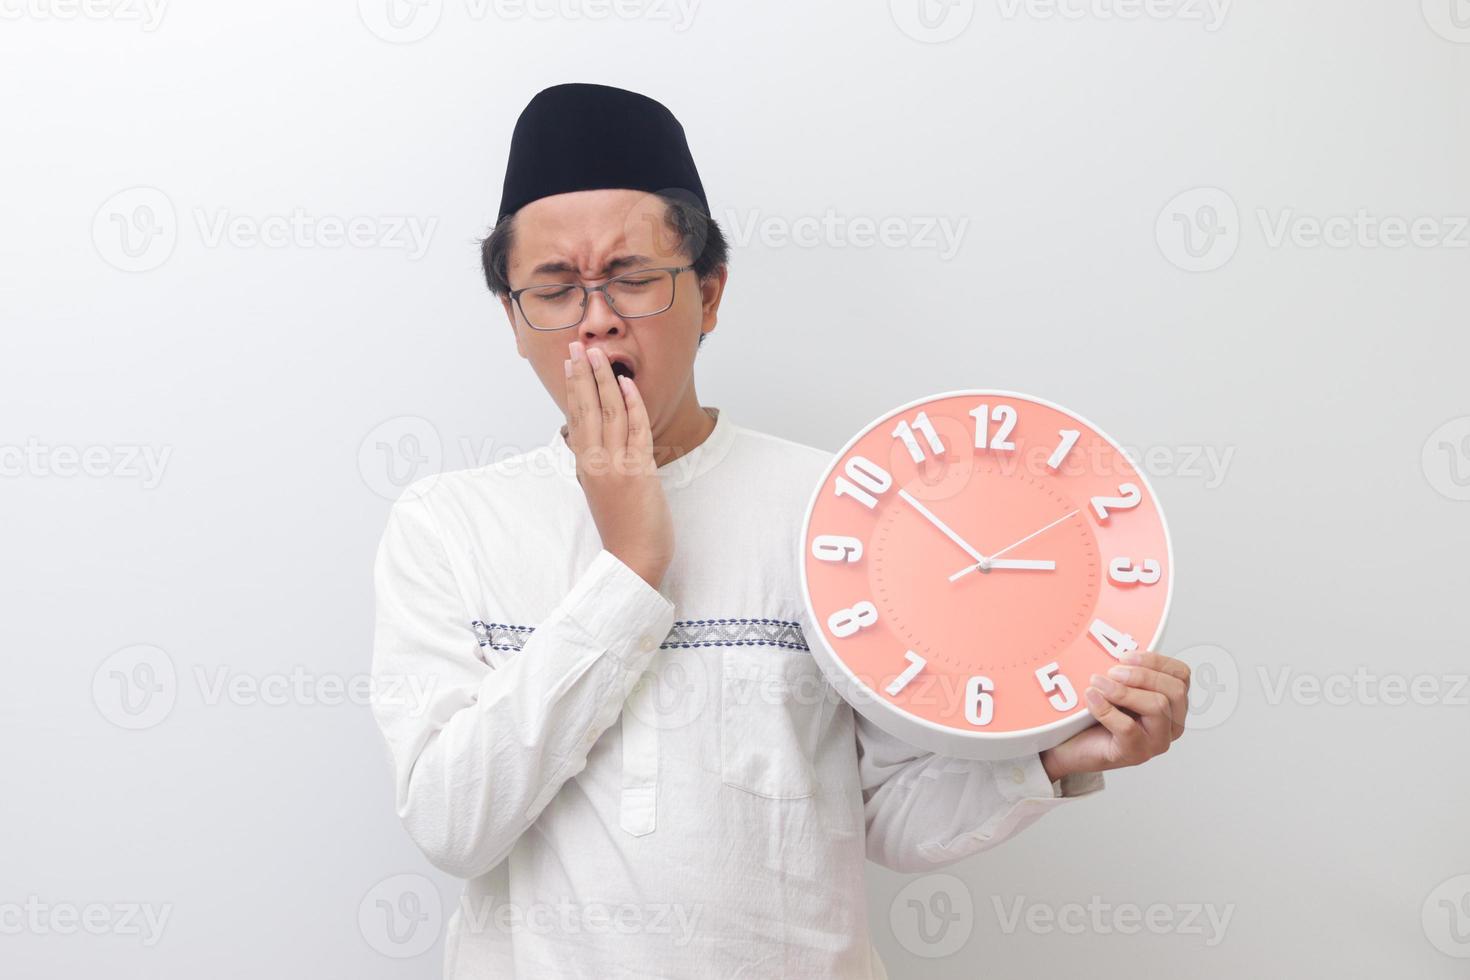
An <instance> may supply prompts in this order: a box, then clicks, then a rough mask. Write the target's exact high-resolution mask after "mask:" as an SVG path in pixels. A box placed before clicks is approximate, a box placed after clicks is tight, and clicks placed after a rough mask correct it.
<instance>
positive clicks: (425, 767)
mask: <svg viewBox="0 0 1470 980" xmlns="http://www.w3.org/2000/svg"><path fill="white" fill-rule="evenodd" d="M707 411H709V412H710V413H711V414H712V415H714V417H715V426H714V429H713V430H712V432H711V433H710V435H709V436H708V437H707V438H706V439H705V441H704V442H703V443H701V444H700V445H699V446H697V447H695V448H694V449H693V450H691V451H689V452H687V453H686V454H685V455H683V456H681V457H680V458H679V459H676V460H674V461H672V462H670V463H668V464H665V465H664V466H662V467H660V468H659V470H658V476H659V479H660V481H661V482H662V484H663V486H664V489H665V491H666V493H667V496H668V500H669V506H670V509H671V510H672V512H673V520H674V535H675V550H676V556H675V558H674V560H673V563H672V564H671V565H670V566H669V569H668V571H667V573H666V575H665V577H664V579H663V581H662V583H661V585H660V586H659V588H657V589H655V588H653V587H652V586H650V585H649V584H648V583H647V582H646V581H644V580H643V579H642V578H641V577H640V576H638V575H637V574H636V573H635V572H633V571H632V569H630V568H629V567H628V566H627V565H625V564H624V563H623V562H621V561H620V560H619V559H618V558H617V557H616V556H614V555H613V554H612V553H611V552H608V551H606V550H604V549H603V548H602V547H601V541H600V538H599V536H598V534H597V529H596V526H595V524H594V523H593V520H592V516H591V513H590V512H589V511H588V509H587V504H586V498H585V497H584V496H583V493H582V488H581V486H580V484H579V483H578V482H577V479H576V461H575V457H574V455H573V453H572V450H571V449H570V447H569V446H567V444H566V442H565V440H564V438H563V433H562V430H561V428H560V427H559V428H558V429H557V431H556V432H555V433H554V434H553V436H552V439H551V441H550V442H549V443H548V444H546V445H544V446H541V447H539V448H537V449H534V450H532V451H530V452H527V453H523V454H521V455H519V456H516V457H514V458H512V459H508V460H504V461H501V462H498V463H495V464H492V465H489V466H485V467H481V468H478V469H472V470H464V471H458V472H452V473H445V474H440V475H436V476H431V477H427V478H425V479H423V480H420V481H418V482H417V483H415V484H414V485H413V486H411V487H410V488H409V489H408V490H407V491H406V492H405V493H404V495H403V497H402V498H401V499H400V500H399V501H398V502H397V503H396V504H394V506H393V509H392V512H391V514H390V516H389V520H388V526H387V530H386V531H385V533H384V535H383V539H382V542H381V544H380V546H379V551H378V557H377V565H376V588H377V627H376V636H375V648H374V657H373V672H374V676H375V681H376V683H375V684H374V685H373V690H374V692H375V700H374V705H373V711H374V715H375V717H376V719H377V721H378V724H379V725H380V727H381V728H382V731H383V734H384V737H385V739H386V741H387V744H388V749H389V754H390V756H391V762H392V767H393V772H394V778H395V782H396V794H397V797H396V798H397V810H398V815H399V817H400V818H401V819H402V820H403V823H404V826H405V827H406V828H407V830H408V833H409V835H410V836H411V837H412V838H413V840H414V842H415V843H416V844H417V845H418V847H419V848H420V849H421V850H422V851H423V853H424V855H425V856H426V857H427V858H428V860H429V861H430V862H431V863H433V864H434V865H435V866H436V867H438V868H440V869H442V870H444V871H446V872H448V873H450V874H453V875H456V876H458V877H461V878H466V879H468V882H467V884H466V888H465V892H464V896H463V898H462V899H461V903H460V905H459V907H458V908H457V909H456V911H455V912H454V913H453V915H452V916H450V919H449V922H448V929H447V934H446V938H445V945H446V948H445V976H446V977H449V978H453V980H461V978H472V977H473V978H479V977H494V978H497V980H505V978H523V980H542V978H549V977H556V978H573V977H588V978H595V980H612V978H618V977H628V978H633V977H636V978H639V980H648V978H657V977H667V978H670V980H673V978H678V980H697V978H735V977H741V978H757V977H760V978H774V977H802V978H807V977H811V978H817V977H843V978H855V980H882V978H884V977H886V972H885V971H884V968H883V964H882V963H881V961H880V960H879V958H878V955H877V953H876V952H875V951H874V950H873V948H872V946H871V944H870V942H869V932H868V918H867V902H866V897H865V886H864V877H863V862H864V860H865V859H870V860H873V861H876V862H878V863H880V864H882V865H885V866H887V867H889V868H894V869H897V870H900V871H910V872H916V871H925V870H930V869H934V868H938V867H941V866H943V865H946V864H950V863H952V862H954V861H958V860H959V859H961V858H964V857H966V856H968V855H971V854H974V853H976V852H977V851H981V850H984V849H985V848H988V847H991V846H993V845H995V844H997V843H999V842H1000V841H1002V840H1004V839H1005V838H1007V837H1009V836H1011V835H1013V834H1016V833H1018V832H1020V831H1021V830H1023V829H1025V828H1026V827H1027V826H1029V825H1030V824H1031V823H1033V822H1034V821H1036V820H1037V819H1038V818H1039V817H1041V816H1042V815H1043V814H1045V813H1046V812H1047V811H1048V810H1050V809H1051V808H1053V807H1055V806H1058V805H1061V804H1063V803H1065V802H1067V800H1069V799H1072V798H1075V797H1079V796H1083V795H1088V794H1091V793H1094V792H1096V791H1098V790H1100V789H1102V788H1103V780H1102V776H1101V774H1097V773H1091V774H1084V775H1080V776H1074V777H1068V778H1067V779H1065V780H1061V781H1058V782H1055V783H1053V782H1051V781H1050V780H1048V779H1047V778H1046V772H1045V769H1044V768H1043V767H1042V765H1041V760H1040V757H1039V756H1038V755H1035V754H1032V755H1027V756H1024V757H1021V758H1017V759H1014V760H1011V761H1008V762H1001V763H992V762H974V761H967V760H962V759H952V758H946V757H942V756H937V755H934V754H932V753H928V752H924V751H920V750H918V749H914V748H911V747H909V746H907V745H905V744H903V743H901V742H899V741H898V740H896V739H894V738H893V737H891V736H889V735H887V734H886V733H885V732H883V731H882V730H881V729H878V728H876V727H875V726H873V725H872V724H871V723H870V722H868V721H867V720H866V719H864V718H863V717H862V716H861V715H858V714H857V713H855V712H854V711H853V710H852V709H851V708H850V707H849V706H848V705H847V704H846V703H845V702H844V701H842V700H841V699H840V698H839V697H837V695H836V694H835V693H834V691H833V689H832V688H831V687H829V686H828V685H827V684H826V682H825V679H824V678H823V676H822V674H821V672H820V670H819V668H818V666H817V664H816V662H815V660H814V659H813V658H812V656H811V654H810V652H809V651H808V647H807V644H808V642H809V640H808V638H809V637H813V636H814V635H815V633H814V630H813V629H812V627H811V626H810V624H809V623H808V622H807V618H806V612H805V606H804V603H803V601H802V598H801V591H800V575H799V571H798V566H797V562H798V554H799V546H798V544H797V542H798V541H799V539H800V534H801V524H802V519H803V516H804V513H805V509H806V505H807V503H808V501H809V499H810V497H811V493H812V491H813V489H814V488H815V487H816V485H817V482H818V481H819V480H820V479H821V477H822V475H823V473H824V471H825V469H826V467H827V465H828V464H829V462H830V461H831V459H832V454H831V453H828V452H825V451H823V450H819V449H816V448H813V447H811V446H805V445H801V444H799V443H795V442H791V441H789V440H786V439H782V438H778V437H776V436H773V435H768V434H765V433H761V432H757V431H754V430H750V429H746V428H743V427H741V426H739V425H737V424H735V423H734V422H733V421H732V420H731V419H730V418H729V416H728V414H727V413H726V412H723V411H721V410H719V409H707ZM646 672H647V675H646V677H645V673H646ZM640 678H643V683H640ZM414 685H419V686H418V687H415V686H414ZM404 690H418V691H427V692H428V693H427V696H426V697H424V698H419V699H414V698H404V697H390V696H387V695H386V694H384V693H382V692H393V691H398V692H402V691H404Z"/></svg>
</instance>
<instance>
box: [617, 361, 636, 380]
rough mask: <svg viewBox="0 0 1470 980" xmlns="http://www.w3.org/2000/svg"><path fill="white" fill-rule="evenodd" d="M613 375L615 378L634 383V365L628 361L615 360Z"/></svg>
mask: <svg viewBox="0 0 1470 980" xmlns="http://www.w3.org/2000/svg"><path fill="white" fill-rule="evenodd" d="M612 373H613V377H615V378H627V379H628V380H629V381H632V380H633V374H634V371H633V365H631V364H629V363H628V362H627V361H622V360H616V359H615V360H613V361H612Z"/></svg>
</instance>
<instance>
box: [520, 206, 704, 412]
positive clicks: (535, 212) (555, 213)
mask: <svg viewBox="0 0 1470 980" xmlns="http://www.w3.org/2000/svg"><path fill="white" fill-rule="evenodd" d="M665 209H666V205H665V203H664V202H663V201H662V200H661V199H659V198H658V197H657V196H655V195H653V194H647V193H644V192H642V191H633V190H592V191H574V192H572V193H568V194H556V195H553V196H551V197H544V198H541V199H539V200H536V201H532V202H531V203H530V204H527V205H526V206H525V207H523V208H521V209H520V211H519V212H517V213H516V218H515V236H514V240H513V242H512V246H511V250H510V258H509V263H508V269H507V273H508V275H507V278H508V280H509V282H510V286H511V288H512V289H520V288H522V287H525V286H533V285H542V284H545V283H576V282H580V283H582V284H583V285H588V286H595V285H598V284H600V283H603V282H606V281H607V280H608V279H609V278H611V277H612V276H615V275H622V274H623V273H627V272H635V271H637V270H639V269H647V268H658V267H661V266H681V265H687V264H689V257H688V255H687V254H686V253H685V252H684V251H683V249H682V247H681V244H680V242H679V241H678V238H677V236H676V235H675V234H674V232H673V229H672V228H671V227H670V226H669V224H668V222H667V221H666V220H665V217H664V215H665ZM725 278H726V273H725V270H723V269H721V270H719V272H718V274H717V275H713V276H711V277H710V278H709V281H708V282H706V283H704V284H702V285H701V284H700V282H699V280H698V278H697V277H696V276H695V274H694V271H693V270H688V271H685V272H681V273H679V274H678V278H677V280H676V281H675V288H674V305H673V306H671V307H670V308H669V309H668V310H666V311H664V312H663V313H658V314H655V315H653V316H647V317H639V318H635V319H623V318H622V317H620V316H619V315H618V314H617V313H614V312H613V310H612V309H611V308H610V307H609V306H608V304H607V302H606V301H605V300H604V298H603V296H602V295H601V294H593V295H590V296H589V297H588V300H587V314H586V316H585V317H583V319H582V322H581V323H579V324H577V325H576V326H575V327H571V328H568V329H565V330H535V329H532V328H531V327H530V326H529V325H528V324H527V323H526V321H525V319H524V318H522V317H521V315H520V313H519V311H518V310H517V309H516V308H515V304H514V303H513V302H511V301H510V299H508V298H507V299H505V300H504V301H503V303H504V306H505V312H506V316H507V317H508V318H509V319H510V323H511V327H512V329H513V330H514V332H515V338H516V350H517V351H519V352H520V355H521V356H522V357H524V358H526V359H527V360H529V361H530V362H531V367H532V369H533V370H535V372H536V375H537V377H539V378H540V379H541V384H542V385H543V386H545V388H546V390H547V391H548V392H550V393H551V397H552V398H553V399H554V400H555V401H556V404H557V406H558V407H559V408H561V409H562V411H563V412H565V411H566V376H565V374H564V373H563V372H562V361H563V360H565V359H566V358H568V357H570V356H571V354H570V351H569V347H570V345H571V343H572V342H573V341H580V342H581V343H583V344H585V345H586V346H587V347H588V348H592V347H601V348H602V349H603V350H605V351H606V352H607V353H608V355H609V358H610V359H617V358H618V357H619V356H622V357H624V358H626V359H628V360H630V361H631V363H632V366H633V368H634V376H633V381H634V383H635V384H637V386H638V391H639V393H640V394H642V396H643V401H644V404H645V405H646V406H647V408H648V415H649V422H650V423H651V425H652V427H653V431H654V433H655V434H658V433H659V432H661V431H662V430H663V429H664V427H665V426H666V425H667V424H668V422H669V421H670V419H671V418H672V417H673V416H674V414H675V413H676V412H677V411H678V410H679V408H680V406H681V404H682V403H684V401H685V399H686V398H690V397H691V396H692V395H693V383H694V382H693V378H694V354H695V350H696V349H697V347H698V344H699V337H700V335H701V334H702V333H709V332H710V331H712V330H713V329H714V328H715V314H716V312H717V311H718V309H719V302H720V295H721V293H722V292H723V289H724V284H725ZM696 404H697V403H696Z"/></svg>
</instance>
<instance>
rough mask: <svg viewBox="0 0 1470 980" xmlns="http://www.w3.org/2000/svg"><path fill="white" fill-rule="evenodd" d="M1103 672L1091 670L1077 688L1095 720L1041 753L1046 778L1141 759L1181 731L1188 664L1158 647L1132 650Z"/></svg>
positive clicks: (1160, 749)
mask: <svg viewBox="0 0 1470 980" xmlns="http://www.w3.org/2000/svg"><path fill="white" fill-rule="evenodd" d="M1118 659H1119V660H1120V661H1121V662H1120V663H1118V664H1116V665H1114V666H1112V667H1109V668H1108V673H1107V676H1103V675H1101V674H1093V675H1092V676H1091V678H1090V679H1089V686H1088V688H1087V690H1086V691H1084V692H1083V697H1084V698H1085V699H1086V701H1087V708H1088V710H1089V711H1090V712H1091V713H1092V716H1093V717H1094V718H1096V719H1097V720H1098V722H1099V724H1097V725H1093V726H1092V727H1090V728H1086V729H1083V730H1082V731H1080V732H1078V733H1077V734H1076V735H1073V736H1072V737H1071V738H1069V739H1067V741H1065V742H1063V743H1062V744H1061V745H1058V746H1056V747H1054V748H1050V749H1046V750H1045V751H1043V752H1042V753H1041V764H1042V766H1044V767H1045V768H1046V774H1047V776H1048V777H1049V778H1051V779H1052V780H1057V779H1061V778H1062V777H1063V776H1069V775H1072V774H1073V773H1082V772H1102V771H1103V770H1105V769H1120V768H1123V767H1125V766H1136V765H1139V764H1140V763H1144V762H1147V761H1148V760H1149V759H1152V758H1153V757H1154V756H1156V755H1163V754H1164V753H1165V752H1167V751H1169V745H1170V743H1172V742H1173V741H1174V740H1175V739H1176V738H1178V737H1179V736H1180V735H1183V734H1184V716H1185V714H1186V712H1188V710H1189V665H1188V664H1186V663H1185V662H1184V661H1182V660H1175V659H1174V658H1173V657H1166V656H1164V655H1163V654H1161V653H1145V652H1144V651H1142V650H1134V651H1132V652H1130V653H1125V654H1123V655H1122V656H1121V657H1119V658H1118Z"/></svg>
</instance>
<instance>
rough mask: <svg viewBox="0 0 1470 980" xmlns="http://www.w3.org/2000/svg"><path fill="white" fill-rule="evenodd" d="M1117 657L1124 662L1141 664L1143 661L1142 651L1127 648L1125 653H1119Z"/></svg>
mask: <svg viewBox="0 0 1470 980" xmlns="http://www.w3.org/2000/svg"><path fill="white" fill-rule="evenodd" d="M1118 659H1119V660H1121V661H1123V662H1124V663H1125V664H1141V663H1143V651H1142V650H1129V651H1128V652H1127V653H1124V654H1121V655H1120V656H1119V657H1118Z"/></svg>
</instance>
